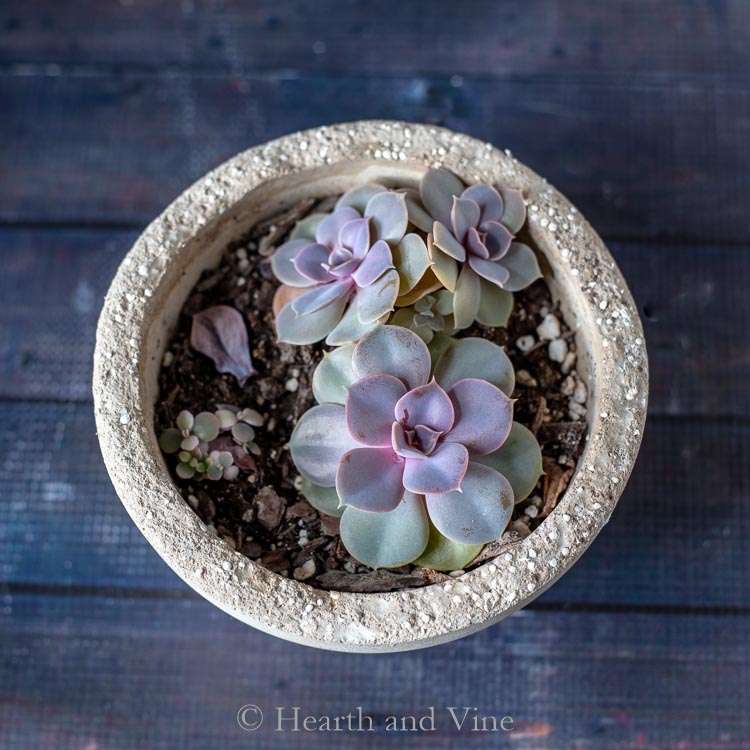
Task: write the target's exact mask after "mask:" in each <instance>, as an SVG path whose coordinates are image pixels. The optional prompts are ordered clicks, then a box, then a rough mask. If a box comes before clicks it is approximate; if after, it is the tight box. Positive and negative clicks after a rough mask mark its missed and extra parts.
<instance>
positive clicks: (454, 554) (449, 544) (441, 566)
mask: <svg viewBox="0 0 750 750" xmlns="http://www.w3.org/2000/svg"><path fill="white" fill-rule="evenodd" d="M482 547H484V545H483V544H460V543H459V542H454V541H453V540H452V539H448V537H447V536H443V535H442V534H441V533H440V532H439V531H438V530H437V529H436V528H435V524H433V523H431V524H430V537H429V539H428V540H427V546H426V547H425V550H424V552H423V553H422V554H421V555H420V556H419V557H418V558H417V559H416V560H414V564H415V565H419V566H420V567H422V568H429V569H430V570H438V571H452V570H463V569H464V568H465V567H466V566H467V565H468V564H469V563H470V562H471V561H472V560H473V559H474V558H475V557H476V556H477V555H478V554H479V553H480V552H481V551H482Z"/></svg>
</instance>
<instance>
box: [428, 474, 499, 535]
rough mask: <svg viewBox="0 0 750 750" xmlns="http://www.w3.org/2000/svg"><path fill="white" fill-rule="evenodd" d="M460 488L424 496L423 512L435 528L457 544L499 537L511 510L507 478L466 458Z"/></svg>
mask: <svg viewBox="0 0 750 750" xmlns="http://www.w3.org/2000/svg"><path fill="white" fill-rule="evenodd" d="M461 489H462V492H446V493H443V494H429V495H426V496H425V499H426V500H427V512H428V513H429V514H430V520H431V521H432V523H433V524H435V527H436V528H437V530H438V531H439V532H440V533H441V534H443V536H447V537H448V538H449V539H452V540H453V541H454V542H459V543H460V544H487V542H492V541H494V540H496V539H499V538H500V537H501V536H502V534H503V531H505V527H506V526H507V525H508V522H509V521H510V517H511V515H512V513H513V488H512V487H511V486H510V482H509V481H508V480H507V479H506V478H505V477H504V476H503V475H502V474H499V473H498V472H497V471H495V470H494V469H491V468H490V467H489V466H484V465H483V464H479V463H477V462H476V461H470V462H469V468H468V470H467V472H466V476H465V477H464V480H463V482H462V483H461Z"/></svg>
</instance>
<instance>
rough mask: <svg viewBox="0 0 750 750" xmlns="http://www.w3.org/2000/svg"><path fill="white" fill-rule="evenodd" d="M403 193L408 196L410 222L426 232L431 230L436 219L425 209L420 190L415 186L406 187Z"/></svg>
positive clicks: (407, 206) (407, 208)
mask: <svg viewBox="0 0 750 750" xmlns="http://www.w3.org/2000/svg"><path fill="white" fill-rule="evenodd" d="M403 193H404V195H405V196H406V212H407V214H408V215H409V222H410V223H411V224H414V226H415V227H417V229H421V230H422V231H423V232H425V233H427V232H431V231H432V224H433V222H434V221H435V220H434V219H433V218H432V216H430V214H429V213H427V211H425V208H424V206H423V205H422V199H421V198H420V197H419V191H418V190H415V189H414V188H406V190H404V191H403Z"/></svg>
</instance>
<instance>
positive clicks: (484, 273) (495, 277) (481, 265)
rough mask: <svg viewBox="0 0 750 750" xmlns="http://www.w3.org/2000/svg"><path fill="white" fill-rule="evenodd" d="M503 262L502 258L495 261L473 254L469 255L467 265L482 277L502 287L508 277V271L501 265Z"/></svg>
mask: <svg viewBox="0 0 750 750" xmlns="http://www.w3.org/2000/svg"><path fill="white" fill-rule="evenodd" d="M504 262H505V258H503V260H501V261H498V262H495V261H494V260H484V259H483V258H477V257H476V256H475V255H471V256H469V265H470V266H471V268H472V269H473V270H474V271H476V272H477V273H478V274H479V275H480V276H481V277H482V278H483V279H487V281H489V282H491V283H493V284H496V285H497V286H499V287H501V288H503V287H505V285H506V283H507V281H508V278H509V277H510V271H508V269H507V268H506V267H505V266H504V265H502V264H503V263H504Z"/></svg>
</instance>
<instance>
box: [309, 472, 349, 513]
mask: <svg viewBox="0 0 750 750" xmlns="http://www.w3.org/2000/svg"><path fill="white" fill-rule="evenodd" d="M302 494H303V495H304V496H305V497H306V498H307V502H309V503H310V505H312V507H313V508H315V510H319V511H320V512H321V513H325V514H327V515H329V516H340V515H341V514H342V513H343V512H344V508H343V507H342V506H341V502H340V500H339V496H338V494H337V493H336V488H335V487H321V486H320V485H319V484H313V482H311V481H310V480H309V479H306V478H305V477H302Z"/></svg>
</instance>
